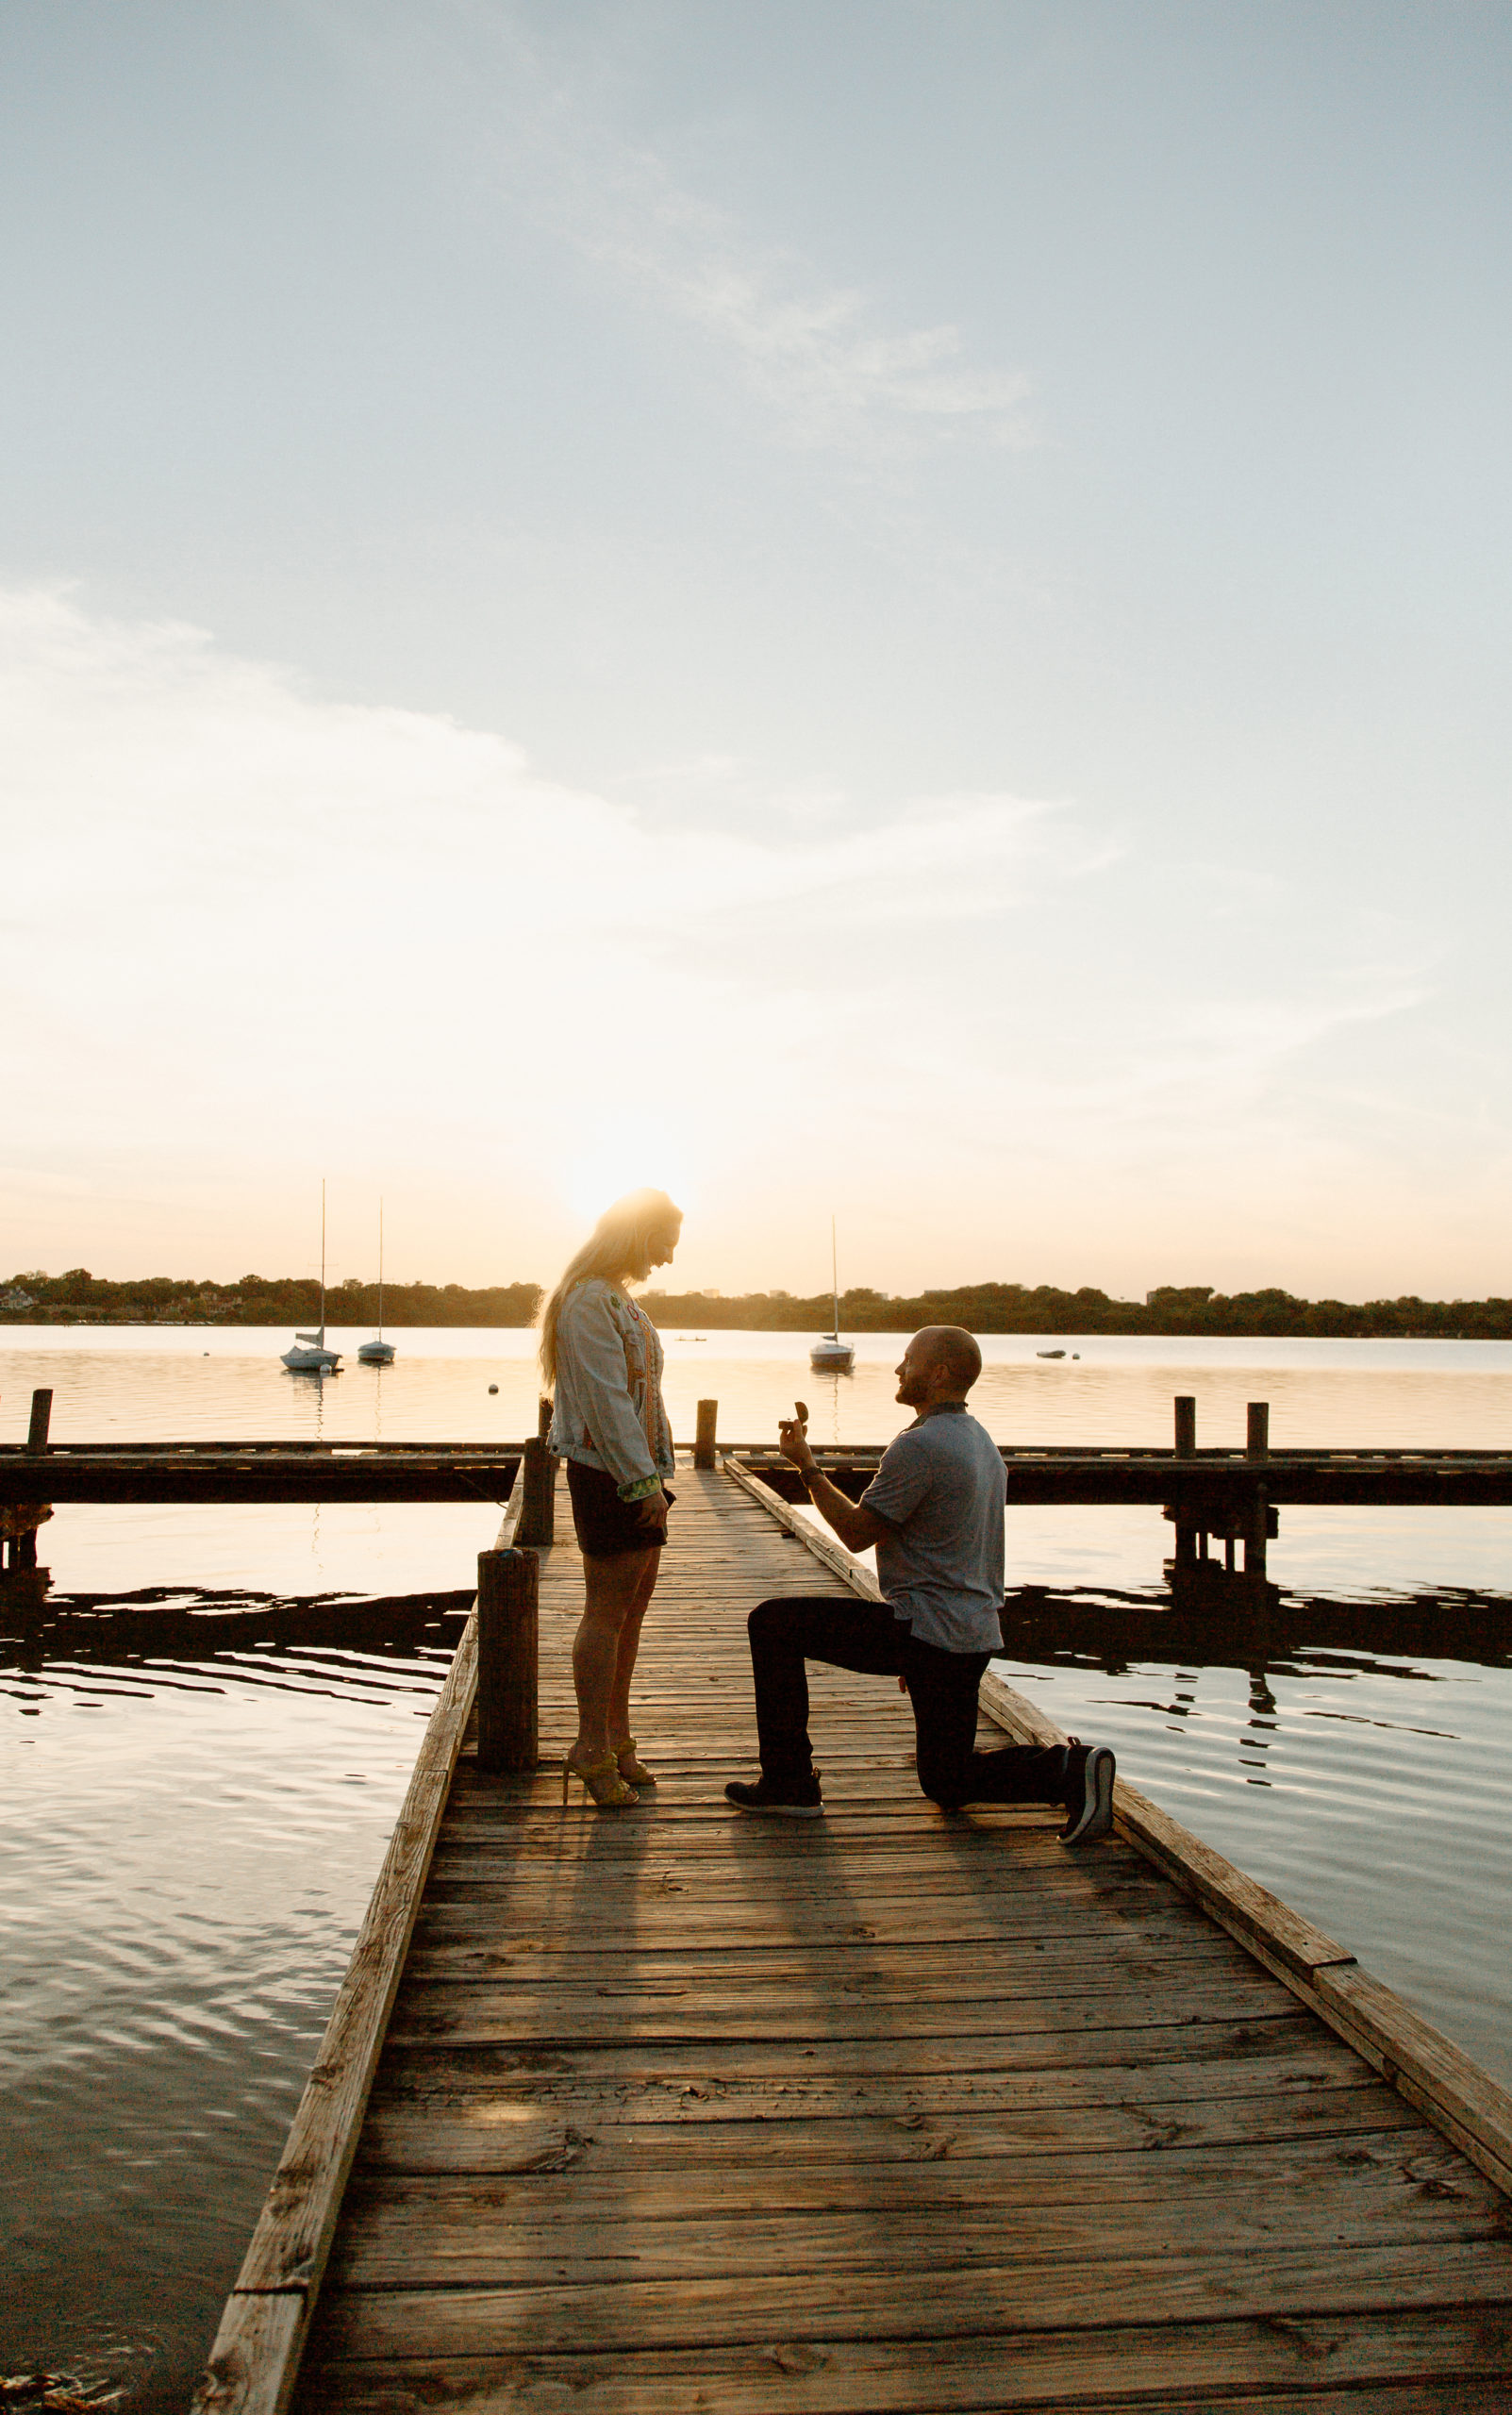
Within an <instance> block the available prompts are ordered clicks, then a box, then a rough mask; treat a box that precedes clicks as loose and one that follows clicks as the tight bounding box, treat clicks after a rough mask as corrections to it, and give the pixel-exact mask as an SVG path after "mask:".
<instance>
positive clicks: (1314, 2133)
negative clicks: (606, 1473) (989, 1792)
mask: <svg viewBox="0 0 1512 2415" xmlns="http://www.w3.org/2000/svg"><path fill="white" fill-rule="evenodd" d="M677 1491H678V1495H679V1500H678V1507H677V1510H676V1511H675V1512H674V1519H673V1537H674V1540H673V1544H672V1546H671V1548H670V1549H669V1551H668V1554H667V1561H666V1568H665V1571H664V1574H663V1577H662V1583H661V1589H660V1591H659V1593H658V1596H657V1600H656V1605H655V1607H654V1608H653V1611H652V1614H651V1617H650V1619H649V1620H648V1622H647V1627H646V1634H645V1641H644V1645H643V1649H642V1659H641V1670H642V1680H643V1682H642V1685H641V1688H640V1694H639V1701H638V1707H640V1706H643V1709H642V1711H641V1715H640V1736H641V1748H642V1751H643V1753H644V1754H645V1756H646V1757H647V1758H648V1759H650V1761H651V1762H652V1765H653V1766H654V1767H656V1769H657V1770H658V1772H659V1773H660V1777H661V1783H660V1784H659V1786H658V1787H657V1789H656V1793H655V1795H651V1794H649V1793H648V1795H647V1796H646V1797H645V1799H644V1802H643V1805H642V1807H640V1809H639V1810H637V1811H635V1812H631V1813H628V1814H625V1815H623V1816H621V1817H614V1816H612V1815H599V1814H597V1813H595V1812H593V1811H592V1810H591V1809H590V1808H583V1807H579V1805H578V1802H577V1800H576V1799H575V1795H574V1801H573V1806H572V1807H571V1808H570V1809H569V1811H568V1812H567V1813H566V1815H565V1816H564V1815H563V1813H562V1811H561V1809H560V1804H559V1797H558V1794H557V1787H558V1784H559V1780H558V1779H557V1774H556V1772H555V1771H554V1770H553V1769H551V1768H549V1767H548V1768H542V1769H541V1770H540V1771H539V1772H538V1773H537V1774H536V1775H535V1776H534V1777H515V1778H490V1777H488V1776H485V1775H484V1774H480V1773H479V1772H478V1771H477V1770H476V1768H475V1766H474V1762H473V1760H472V1757H471V1755H470V1752H469V1751H468V1750H467V1749H465V1748H464V1750H463V1753H462V1755H461V1756H460V1757H459V1759H458V1762H457V1770H456V1774H455V1777H454V1780H453V1784H452V1788H451V1794H450V1800H449V1803H448V1807H447V1809H446V1813H445V1816H444V1818H443V1819H442V1821H441V1822H440V1827H439V1831H438V1834H437V1837H436V1840H435V1848H434V1856H433V1858H432V1861H431V1864H430V1874H429V1880H428V1884H427V1886H426V1890H425V1894H424V1903H423V1904H422V1905H421V1906H420V1907H419V1908H418V1917H417V1919H416V1921H415V1924H414V1930H413V1939H412V1942H411V1945H410V1950H409V1955H408V1959H407V1966H406V1969H405V1974H404V1976H403V1979H402V1982H401V1984H400V1987H399V1990H398V1992H397V1997H396V2000H395V2004H394V2007H393V2013H392V2018H391V2020H390V2026H389V2032H388V2041H387V2044H386V2046H385V2049H384V2052H383V2057H382V2059H381V2062H380V2064H379V2067H378V2072H377V2075H376V2078H375V2080H374V2086H373V2089H372V2093H371V2096H370V2098H369V2102H368V2107H367V2115H366V2121H365V2124H364V2127H363V2130H362V2134H361V2140H360V2146H359V2151H358V2153H357V2158H356V2164H355V2171H354V2177H353V2179H352V2182H351V2184H350V2186H349V2187H348V2189H347V2190H346V2193H345V2197H344V2201H343V2204H342V2207H341V2217H340V2221H339V2223H338V2224H337V2226H336V2233H335V2239H334V2242H333V2245H332V2249H331V2257H330V2262H329V2265H328V2268H327V2271H326V2275H325V2280H324V2288H323V2289H322V2290H321V2294H320V2298H319V2303H318V2305H317V2307H316V2309H315V2313H314V2318H313V2322H312V2324H311V2327H310V2338H309V2341H308V2346H307V2352H306V2356H305V2361H304V2367H303V2372H302V2375H301V2378H300V2381H299V2385H298V2392H297V2404H298V2407H300V2409H301V2410H309V2415H314V2410H315V2409H317V2408H327V2407H328V2408H331V2409H337V2408H342V2409H345V2408H359V2407H364V2408H365V2407H372V2408H374V2409H377V2408H379V2407H382V2408H383V2409H398V2408H407V2407H420V2406H423V2405H426V2404H429V2403H432V2402H433V2401H435V2400H438V2399H442V2398H444V2399H448V2400H450V2399H454V2398H460V2399H465V2400H467V2402H468V2403H469V2406H470V2407H474V2408H476V2409H478V2410H480V2415H487V2411H488V2410H492V2409H498V2410H500V2411H501V2415H503V2410H505V2409H508V2410H510V2415H523V2410H525V2409H527V2408H540V2407H552V2406H567V2405H571V2406H572V2407H574V2408H577V2409H579V2410H581V2415H608V2410H610V2409H612V2410H614V2415H637V2410H644V2415H691V2410H692V2409H694V2408H695V2407H696V2408H699V2409H702V2410H705V2415H707V2410H709V2409H711V2408H717V2409H719V2410H720V2415H725V2410H730V2411H731V2415H742V2411H743V2415H773V2411H774V2410H780V2409H788V2408H792V2409H794V2410H810V2409H811V2410H816V2415H817V2410H820V2409H823V2410H826V2415H836V2411H837V2410H843V2409H848V2408H854V2409H856V2415H861V2410H863V2409H867V2410H869V2409H872V2408H888V2409H893V2408H895V2409H898V2410H900V2415H901V2410H916V2411H917V2415H922V2410H925V2409H936V2410H944V2409H947V2408H961V2409H972V2408H974V2409H981V2410H987V2409H991V2408H1006V2407H1057V2406H1064V2407H1072V2406H1075V2407H1107V2408H1109V2409H1111V2408H1113V2407H1120V2408H1122V2407H1129V2406H1132V2405H1135V2404H1138V2405H1139V2406H1141V2407H1148V2408H1150V2409H1152V2410H1155V2409H1158V2408H1160V2407H1169V2408H1171V2409H1172V2410H1173V2409H1174V2408H1176V2407H1183V2408H1187V2409H1190V2408H1193V2407H1199V2406H1205V2405H1208V2404H1217V2403H1221V2404H1223V2405H1224V2406H1225V2407H1234V2408H1236V2409H1244V2408H1248V2409H1250V2410H1251V2415H1279V2411H1280V2410H1281V2409H1282V2408H1286V2407H1303V2406H1305V2407H1308V2408H1310V2409H1313V2410H1317V2409H1319V2408H1320V2407H1326V2406H1327V2405H1329V2404H1330V2403H1333V2402H1335V2401H1336V2400H1337V2402H1338V2406H1339V2407H1340V2408H1341V2409H1342V2408H1343V2407H1345V2406H1347V2407H1349V2408H1350V2409H1351V2410H1352V2415H1363V2411H1364V2410H1365V2409H1367V2408H1371V2407H1380V2408H1383V2409H1385V2408H1387V2407H1389V2408H1391V2409H1392V2410H1394V2415H1424V2411H1425V2410H1427V2409H1429V2408H1449V2407H1454V2408H1456V2409H1457V2408H1475V2407H1491V2406H1494V2405H1498V2404H1501V2403H1503V2402H1504V2398H1505V2395H1506V2392H1507V2389H1508V2385H1509V2383H1512V2249H1509V2245H1508V2239H1507V2227H1508V2225H1507V2207H1506V2202H1505V2199H1504V2195H1503V2194H1502V2193H1501V2191H1500V2190H1498V2189H1497V2188H1495V2187H1493V2186H1492V2185H1491V2182H1490V2181H1489V2180H1488V2179H1487V2177H1486V2176H1485V2175H1484V2174H1482V2173H1481V2172H1480V2171H1477V2170H1476V2169H1475V2168H1474V2166H1473V2165H1472V2164H1471V2162H1470V2160H1469V2159H1468V2158H1467V2157H1466V2156H1465V2155H1463V2154H1462V2153H1460V2152H1459V2151H1458V2149H1457V2148H1456V2147H1455V2146H1454V2144H1452V2143H1451V2142H1450V2141H1449V2140H1448V2139H1447V2138H1446V2137H1445V2136H1444V2134H1443V2128H1442V2125H1441V2124H1440V2125H1439V2126H1435V2125H1434V2124H1430V2122H1429V2121H1427V2120H1425V2119H1424V2118H1423V2117H1422V2115H1421V2112H1420V2111H1419V2110H1417V2109H1415V2107H1414V2106H1413V2105H1411V2104H1409V2103H1408V2102H1406V2101H1405V2100H1404V2093H1403V2091H1402V2090H1401V2088H1400V2087H1399V2086H1393V2085H1391V2084H1389V2080H1388V2078H1387V2077H1386V2076H1383V2075H1382V2073H1381V2069H1380V2068H1379V2066H1380V2064H1381V2063H1382V2061H1383V2060H1385V2059H1387V2058H1386V2057H1384V2056H1382V2055H1378V2056H1377V2057H1376V2058H1375V2059H1376V2065H1377V2067H1376V2068H1372V2066H1371V2062H1369V2061H1368V2060H1367V2059H1365V2057H1363V2056H1362V2055H1361V2054H1360V2053H1358V2052H1356V2051H1355V2049H1354V2045H1353V2044H1352V2043H1349V2042H1345V2040H1343V2039H1342V2038H1341V2037H1340V2036H1338V2034H1335V2031H1333V2030H1331V2029H1330V2028H1328V2027H1325V2026H1324V2025H1323V2023H1322V2021H1321V2019H1320V2018H1319V2016H1318V2013H1317V2011H1316V2009H1315V2008H1313V2007H1312V2006H1311V2005H1310V2003H1309V2002H1308V2001H1306V1999H1310V1998H1312V1997H1315V1996H1316V1995H1317V1993H1318V1990H1320V1989H1321V1986H1322V1985H1323V1984H1324V1983H1325V1982H1328V1983H1336V1982H1337V1983H1340V1984H1342V1983H1343V1982H1345V1981H1349V1982H1350V1983H1352V1985H1354V1988H1355V1990H1356V1993H1355V1995H1354V1998H1352V2002H1353V2004H1354V2013H1353V2018H1354V2022H1355V2024H1356V2025H1357V2026H1359V2027H1361V2028H1362V2029H1363V2028H1364V2027H1365V2026H1366V2025H1368V2024H1369V2023H1370V2022H1371V2020H1372V2019H1374V2020H1375V2021H1376V2024H1377V2027H1378V2028H1379V2027H1380V2026H1381V2023H1382V2019H1383V2013H1382V2007H1381V2006H1380V2005H1378V2004H1377V2003H1376V2001H1375V1998H1374V1997H1373V1996H1371V1994H1370V1990H1371V1989H1372V1988H1373V1986H1374V1983H1373V1982H1368V1981H1366V1974H1362V1973H1359V1972H1358V1971H1357V1968H1356V1966H1355V1965H1354V1962H1353V1960H1352V1958H1351V1957H1349V1956H1348V1954H1347V1950H1346V1949H1345V1948H1343V1947H1341V1946H1338V1945H1336V1944H1334V1943H1333V1941H1332V1940H1327V1939H1323V1938H1321V1935H1320V1933H1319V1932H1317V1931H1316V1930H1313V1929H1312V1928H1311V1926H1310V1924H1307V1923H1305V1922H1302V1921H1299V1920H1298V1919H1297V1918H1296V1916H1295V1915H1292V1914H1290V1913H1289V1912H1288V1909H1287V1907H1285V1906H1281V1905H1278V1904H1276V1903H1275V1900H1274V1899H1273V1898H1271V1897H1269V1896H1267V1895H1266V1893H1265V1890H1260V1889H1254V1888H1252V1886H1251V1883H1250V1882H1248V1881H1245V1880H1242V1879H1241V1877H1240V1874H1237V1873H1232V1872H1230V1871H1229V1869H1228V1865H1226V1864H1223V1863H1222V1862H1221V1859H1220V1857H1216V1856H1208V1855H1205V1853H1203V1852H1199V1853H1198V1854H1196V1855H1195V1856H1194V1857H1192V1867H1191V1868H1190V1869H1189V1870H1187V1872H1186V1874H1185V1876H1184V1878H1183V1881H1182V1891H1179V1892H1178V1891H1177V1890H1176V1888H1175V1887H1174V1886H1172V1884H1171V1879H1170V1876H1169V1875H1168V1874H1167V1871H1166V1864H1167V1863H1168V1862H1171V1861H1172V1860H1174V1861H1178V1862H1179V1861H1180V1858H1181V1856H1182V1853H1183V1852H1184V1850H1185V1848H1184V1846H1183V1844H1182V1838H1183V1836H1184V1833H1185V1832H1180V1831H1178V1830H1177V1829H1176V1827H1175V1824H1171V1823H1167V1824H1164V1825H1162V1824H1161V1822H1162V1818H1163V1815H1160V1814H1158V1813H1157V1812H1156V1811H1155V1807H1153V1806H1151V1807H1149V1812H1150V1814H1151V1815H1152V1819H1151V1829H1150V1834H1149V1836H1148V1837H1147V1838H1145V1839H1142V1840H1141V1839H1138V1838H1136V1837H1135V1836H1134V1835H1133V1834H1132V1832H1131V1833H1130V1834H1127V1835H1125V1836H1124V1837H1122V1838H1120V1839H1117V1840H1110V1841H1109V1842H1108V1843H1107V1844H1106V1845H1104V1846H1101V1847H1098V1848H1095V1849H1093V1850H1091V1851H1089V1852H1086V1853H1081V1854H1073V1853H1068V1852H1066V1851H1065V1850H1064V1849H1063V1848H1062V1847H1061V1846H1060V1845H1059V1843H1058V1841H1057V1840H1056V1839H1055V1834H1054V1829H1053V1826H1052V1825H1051V1824H1050V1823H1049V1822H1048V1821H1047V1819H1046V1818H1045V1817H1044V1816H1042V1815H1038V1814H1034V1813H1030V1814H1011V1813H1010V1814H984V1815H981V1816H971V1817H967V1818H964V1819H956V1820H947V1819H945V1818H943V1817H941V1815H940V1814H939V1813H938V1812H936V1811H935V1810H934V1809H933V1808H932V1807H930V1806H928V1805H927V1804H925V1803H924V1802H923V1801H922V1798H921V1797H920V1796H919V1794H918V1791H917V1788H916V1786H915V1783H914V1779H913V1774H912V1770H911V1766H910V1762H909V1755H910V1751H911V1742H912V1731H911V1722H910V1721H909V1718H908V1714H907V1707H906V1704H905V1703H904V1702H903V1701H902V1700H901V1698H900V1697H898V1696H897V1695H896V1694H895V1693H894V1692H893V1691H891V1690H890V1689H889V1688H888V1687H887V1686H885V1685H883V1684H880V1683H879V1682H878V1681H875V1680H870V1681H868V1680H864V1679H856V1678H855V1677H851V1676H847V1675H845V1674H843V1673H838V1672H837V1673H828V1672H822V1671H815V1672H814V1673H813V1695H814V1728H815V1737H816V1749H817V1753H818V1757H819V1759H820V1762H821V1764H822V1767H823V1770H824V1773H825V1779H824V1784H825V1796H826V1803H827V1805H828V1810H827V1815H826V1818H825V1819H824V1820H823V1821H822V1822H814V1823H812V1824H808V1823H803V1824H799V1823H760V1822H755V1821H750V1820H747V1819H744V1818H742V1817H741V1815H739V1813H736V1812H733V1811H730V1810H727V1809H726V1808H725V1807H724V1806H723V1802H722V1800H721V1788H722V1785H723V1780H724V1778H725V1777H726V1776H729V1775H732V1774H740V1773H742V1772H744V1771H748V1770H749V1769H750V1767H751V1766H752V1718H751V1707H750V1692H749V1678H748V1672H747V1663H746V1655H745V1639H744V1620H743V1613H744V1610H745V1609H746V1608H747V1607H749V1606H750V1605H751V1604H752V1603H753V1602H755V1601H756V1600H757V1599H758V1598H760V1597H761V1596H762V1595H763V1594H767V1593H781V1592H789V1593H796V1592H812V1591H826V1590H830V1589H831V1588H833V1589H834V1590H836V1591H840V1590H841V1589H842V1588H843V1587H846V1586H855V1585H856V1582H857V1580H856V1572H855V1567H854V1563H852V1564H851V1565H850V1566H849V1567H848V1568H847V1567H846V1566H845V1565H843V1564H842V1558H841V1557H836V1555H835V1554H833V1553H831V1554H829V1555H827V1557H825V1558H824V1559H823V1560H821V1559H819V1558H816V1557H814V1556H813V1555H812V1554H811V1552H810V1551H809V1550H808V1549H804V1550H801V1551H795V1550H794V1548H793V1544H792V1541H791V1540H789V1537H788V1535H787V1534H785V1532H784V1527H783V1525H782V1524H779V1523H778V1518H777V1516H776V1515H775V1514H773V1510H772V1509H771V1508H770V1507H769V1506H768V1505H767V1504H766V1503H764V1502H763V1501H762V1500H761V1499H760V1498H759V1497H758V1493H757V1490H756V1486H754V1485H751V1486H742V1485H741V1484H740V1483H739V1482H738V1481H737V1479H736V1478H735V1477H734V1476H733V1475H731V1474H726V1473H724V1472H723V1471H722V1472H719V1473H714V1474H704V1473H694V1472H692V1471H686V1472H683V1473H682V1474H680V1475H679V1478H678V1482H677ZM788 1521H789V1524H791V1523H793V1521H792V1513H791V1512H790V1511H789V1512H788ZM565 1524H566V1522H565V1520H564V1521H563V1526H565ZM561 1531H562V1528H558V1532H561ZM579 1599H580V1594H579V1587H578V1577H577V1568H576V1559H575V1553H574V1551H573V1546H572V1544H571V1542H570V1541H562V1542H559V1543H558V1544H557V1545H556V1546H555V1548H554V1549H552V1550H551V1551H550V1552H548V1553H546V1554H545V1555H544V1556H543V1559H542V1567H541V1587H540V1628H541V1651H542V1696H541V1736H542V1753H543V1755H545V1756H547V1757H553V1756H555V1755H557V1754H559V1752H560V1751H561V1749H562V1748H563V1746H564V1745H565V1744H566V1743H567V1742H568V1741H569V1740H570V1738H571V1733H572V1726H573V1714H572V1707H571V1690H570V1681H569V1668H568V1647H569V1644H570V1641H571V1636H572V1631H573V1624H574V1623H575V1618H576V1614H577V1608H578V1604H579ZM1014 1699H1015V1700H1016V1698H1014ZM1138 1816H1139V1815H1138V1809H1137V1807H1136V1811H1135V1824H1138ZM1191 1843H1192V1845H1193V1846H1195V1844H1196V1840H1191ZM1215 1915H1216V1917H1215ZM1246 1922H1247V1923H1248V1927H1247V1928H1246V1927H1245V1926H1244V1924H1245V1923H1246ZM1257 1943H1262V1944H1265V1945H1266V1946H1267V1948H1268V1951H1269V1955H1270V1959H1269V1960H1268V1961H1266V1962H1262V1960H1261V1959H1259V1958H1258V1957H1257V1953H1256V1945H1257ZM1274 1964H1279V1965H1280V1967H1279V1968H1276V1967H1272V1965H1274ZM1361 1982H1365V1990H1364V1992H1360V1991H1359V1990H1360V1983H1361ZM1379 1993H1380V1995H1381V1996H1382V1997H1383V1998H1384V1997H1385V1995H1386V1991H1385V1990H1381V1991H1379ZM1391 2001H1392V2002H1394V1999H1393V2000H1391ZM1387 2026H1389V2023H1387ZM1395 2034H1396V2033H1395V2032H1393V2035H1395ZM1430 2034H1431V2033H1430ZM1451 2052H1453V2050H1451ZM1392 2075H1393V2076H1394V2075H1395V2074H1394V2073H1393V2074H1392ZM1486 2086H1487V2090H1489V2091H1490V2093H1489V2094H1488V2095H1487V2098H1486V2101H1485V2103H1484V2105H1482V2106H1481V2107H1479V2112H1480V2113H1482V2114H1484V2115H1485V2117H1486V2119H1487V2122H1489V2123H1490V2124H1491V2126H1492V2128H1493V2130H1494V2125H1495V2121H1496V2119H1497V2117H1498V2105H1499V2099H1500V2091H1497V2090H1494V2087H1493V2085H1492V2084H1491V2083H1489V2082H1487V2083H1486ZM1471 2109H1474V2108H1471ZM1440 2111H1441V2108H1438V2110H1437V2111H1436V2117H1435V2118H1436V2121H1437V2120H1438V2118H1439V2112H1440Z"/></svg>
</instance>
